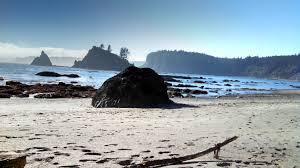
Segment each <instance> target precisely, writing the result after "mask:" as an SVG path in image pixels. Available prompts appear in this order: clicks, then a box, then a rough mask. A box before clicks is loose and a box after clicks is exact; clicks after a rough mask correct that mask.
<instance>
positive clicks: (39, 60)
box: [31, 51, 52, 66]
mask: <svg viewBox="0 0 300 168" xmlns="http://www.w3.org/2000/svg"><path fill="white" fill-rule="evenodd" d="M31 65H39V66H52V63H51V61H50V59H49V57H48V55H47V54H46V53H45V52H44V51H42V52H41V55H40V56H39V57H36V58H34V60H33V61H32V63H31Z"/></svg>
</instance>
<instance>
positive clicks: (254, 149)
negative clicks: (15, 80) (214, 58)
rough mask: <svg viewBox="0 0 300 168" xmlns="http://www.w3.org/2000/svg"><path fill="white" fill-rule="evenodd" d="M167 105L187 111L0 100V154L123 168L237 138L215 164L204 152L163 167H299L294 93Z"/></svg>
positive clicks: (30, 163) (44, 163)
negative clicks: (186, 161) (126, 164)
mask: <svg viewBox="0 0 300 168" xmlns="http://www.w3.org/2000/svg"><path fill="white" fill-rule="evenodd" d="M172 100H173V101H174V102H176V103H181V104H185V105H181V106H170V107H167V108H153V109H143V108H123V109H117V108H100V109H96V108H93V107H92V106H91V99H33V98H25V99H22V98H12V99H0V120H1V122H0V154H1V153H13V152H17V153H26V154H27V155H28V157H27V165H26V168H32V167H60V166H62V167H63V166H71V167H121V165H119V164H118V162H119V161H122V160H132V161H134V162H137V163H139V162H141V161H142V160H143V159H144V160H153V159H162V158H170V157H177V156H184V155H188V154H193V153H196V152H200V151H203V150H205V149H207V148H210V147H213V146H214V144H216V143H219V142H222V141H224V140H225V139H226V138H229V137H232V136H238V137H239V138H238V139H237V140H235V141H234V142H232V143H230V144H228V145H226V146H225V147H224V148H222V149H221V152H220V158H219V160H216V159H215V158H214V157H213V154H208V155H206V156H203V157H200V158H198V159H195V160H193V162H189V164H184V165H175V166H168V167H200V166H201V167H218V166H220V165H219V163H222V162H225V161H226V163H229V165H230V166H232V167H247V166H249V167H294V166H299V165H300V160H299V158H300V95H299V92H295V91H284V92H277V93H274V94H271V95H252V96H241V97H239V98H237V97H222V98H218V99H216V98H206V99H201V98H198V99H196V98H191V99H188V98H184V99H180V98H178V99H172ZM224 160H225V161H224Z"/></svg>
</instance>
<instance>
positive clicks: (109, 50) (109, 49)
mask: <svg viewBox="0 0 300 168" xmlns="http://www.w3.org/2000/svg"><path fill="white" fill-rule="evenodd" d="M107 51H108V52H110V53H111V51H112V50H111V46H110V45H108V47H107Z"/></svg>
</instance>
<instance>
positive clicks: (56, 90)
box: [0, 81, 96, 98]
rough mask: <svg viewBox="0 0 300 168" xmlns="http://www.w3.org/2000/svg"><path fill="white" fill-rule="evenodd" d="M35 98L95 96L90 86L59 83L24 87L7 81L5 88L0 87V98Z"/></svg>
mask: <svg viewBox="0 0 300 168" xmlns="http://www.w3.org/2000/svg"><path fill="white" fill-rule="evenodd" d="M30 94H36V95H35V96H34V97H35V98H88V97H90V98H91V97H93V96H94V95H95V94H96V89H95V88H93V87H91V86H81V85H73V84H66V83H63V82H59V83H58V84H40V83H38V84H35V85H26V84H23V83H20V82H16V81H7V82H6V86H0V98H10V97H13V96H14V97H22V98H23V97H29V95H30Z"/></svg>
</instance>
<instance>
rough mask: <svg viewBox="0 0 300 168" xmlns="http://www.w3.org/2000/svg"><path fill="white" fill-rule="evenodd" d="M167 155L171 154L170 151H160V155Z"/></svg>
mask: <svg viewBox="0 0 300 168" xmlns="http://www.w3.org/2000/svg"><path fill="white" fill-rule="evenodd" d="M165 153H171V152H170V151H160V152H158V154H160V155H161V154H165Z"/></svg>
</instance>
